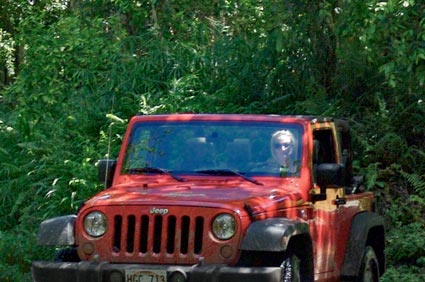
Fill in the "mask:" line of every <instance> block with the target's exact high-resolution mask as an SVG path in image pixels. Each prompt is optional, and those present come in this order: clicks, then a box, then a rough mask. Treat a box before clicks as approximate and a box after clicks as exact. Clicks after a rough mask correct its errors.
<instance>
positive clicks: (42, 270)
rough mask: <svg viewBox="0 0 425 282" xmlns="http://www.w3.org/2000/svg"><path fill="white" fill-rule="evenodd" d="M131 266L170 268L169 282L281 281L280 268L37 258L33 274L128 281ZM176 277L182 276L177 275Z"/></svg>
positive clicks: (38, 280)
mask: <svg viewBox="0 0 425 282" xmlns="http://www.w3.org/2000/svg"><path fill="white" fill-rule="evenodd" d="M130 269H137V270H165V271H167V282H174V281H178V282H195V281H196V282H197V281H199V282H217V281H218V282H237V281H241V282H242V281H243V282H258V281H262V282H280V281H281V269H280V268H279V267H229V266H223V265H198V266H166V265H145V264H110V263H92V262H86V261H85V262H78V263H70V262H46V261H36V262H33V264H32V276H33V281H34V282H128V281H130V280H127V281H126V279H125V276H124V275H125V274H124V273H125V271H126V270H130ZM176 273H177V274H176ZM177 276H179V277H178V278H177ZM182 277H184V279H182ZM134 282H138V281H134ZM164 282H165V281H164Z"/></svg>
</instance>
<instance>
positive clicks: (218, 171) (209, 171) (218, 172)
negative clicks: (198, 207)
mask: <svg viewBox="0 0 425 282" xmlns="http://www.w3.org/2000/svg"><path fill="white" fill-rule="evenodd" d="M196 173H202V174H209V175H218V176H234V175H236V176H239V177H242V178H243V179H244V180H246V181H249V182H251V183H254V184H256V185H263V183H261V182H258V181H257V180H255V179H253V178H251V177H248V176H246V175H243V174H242V173H240V172H238V171H235V170H231V169H205V170H196Z"/></svg>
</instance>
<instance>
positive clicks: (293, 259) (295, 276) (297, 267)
mask: <svg viewBox="0 0 425 282" xmlns="http://www.w3.org/2000/svg"><path fill="white" fill-rule="evenodd" d="M280 267H281V268H282V279H281V282H301V281H303V280H301V275H302V274H301V261H300V259H299V258H298V257H297V256H296V255H294V254H291V255H289V256H288V257H287V258H286V259H285V260H284V261H283V262H282V264H281V265H280Z"/></svg>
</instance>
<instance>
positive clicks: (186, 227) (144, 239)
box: [112, 215, 205, 255]
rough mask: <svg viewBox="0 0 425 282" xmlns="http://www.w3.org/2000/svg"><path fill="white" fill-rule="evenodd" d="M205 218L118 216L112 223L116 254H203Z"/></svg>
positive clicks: (113, 245) (113, 247)
mask: <svg viewBox="0 0 425 282" xmlns="http://www.w3.org/2000/svg"><path fill="white" fill-rule="evenodd" d="M204 223H205V220H204V218H203V217H201V216H198V217H194V218H191V217H190V216H188V215H184V216H181V217H177V216H175V215H141V216H136V215H126V216H124V215H116V216H115V217H114V223H113V225H112V226H113V228H114V230H113V239H112V250H113V252H114V253H120V252H121V251H125V252H127V253H141V254H148V253H153V254H160V253H167V254H183V255H187V254H200V253H201V252H202V241H203V236H204V234H203V233H204Z"/></svg>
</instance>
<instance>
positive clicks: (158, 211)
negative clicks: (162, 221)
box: [150, 207, 168, 215]
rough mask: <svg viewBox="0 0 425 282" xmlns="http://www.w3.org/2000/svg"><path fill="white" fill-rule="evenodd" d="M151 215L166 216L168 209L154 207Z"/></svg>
mask: <svg viewBox="0 0 425 282" xmlns="http://www.w3.org/2000/svg"><path fill="white" fill-rule="evenodd" d="M150 213H151V214H160V215H166V214H167V213H168V209H159V208H156V207H153V208H151V211H150Z"/></svg>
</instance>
